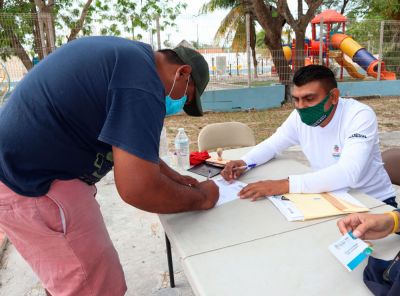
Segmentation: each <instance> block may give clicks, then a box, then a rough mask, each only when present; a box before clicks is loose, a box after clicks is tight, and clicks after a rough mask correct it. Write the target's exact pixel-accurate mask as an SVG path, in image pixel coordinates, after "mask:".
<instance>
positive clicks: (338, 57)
mask: <svg viewBox="0 0 400 296" xmlns="http://www.w3.org/2000/svg"><path fill="white" fill-rule="evenodd" d="M343 55H344V54H343V53H341V52H340V51H330V52H329V56H330V57H331V58H334V59H335V61H336V62H337V63H338V64H339V65H340V66H343V67H344V68H345V69H346V71H347V73H349V75H350V76H351V77H353V78H357V79H364V78H365V76H364V75H363V74H361V73H359V72H358V71H357V69H356V67H354V65H353V64H352V63H350V62H348V61H346V59H345V58H344V56H343Z"/></svg>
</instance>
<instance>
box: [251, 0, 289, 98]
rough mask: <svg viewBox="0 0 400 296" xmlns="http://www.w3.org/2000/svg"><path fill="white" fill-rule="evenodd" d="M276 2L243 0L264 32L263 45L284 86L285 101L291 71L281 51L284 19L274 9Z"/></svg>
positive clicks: (287, 96)
mask: <svg viewBox="0 0 400 296" xmlns="http://www.w3.org/2000/svg"><path fill="white" fill-rule="evenodd" d="M275 2H276V1H271V3H270V2H268V1H264V0H245V1H244V2H243V3H245V4H246V5H247V6H248V9H249V10H250V11H251V12H252V13H253V15H254V16H255V18H256V20H257V21H258V23H259V24H260V25H261V27H262V28H263V30H264V32H265V37H264V43H265V45H266V46H267V48H268V49H269V50H270V52H271V55H272V61H273V62H274V65H275V68H276V71H277V73H278V76H279V81H280V82H281V83H283V84H285V85H286V99H288V98H289V93H290V91H289V83H290V81H289V79H290V73H291V69H290V67H289V64H288V62H287V61H286V59H285V57H284V54H283V50H282V43H281V38H282V28H283V26H284V25H285V23H286V20H285V17H284V16H283V15H282V14H280V13H279V12H278V10H277V7H276V3H275Z"/></svg>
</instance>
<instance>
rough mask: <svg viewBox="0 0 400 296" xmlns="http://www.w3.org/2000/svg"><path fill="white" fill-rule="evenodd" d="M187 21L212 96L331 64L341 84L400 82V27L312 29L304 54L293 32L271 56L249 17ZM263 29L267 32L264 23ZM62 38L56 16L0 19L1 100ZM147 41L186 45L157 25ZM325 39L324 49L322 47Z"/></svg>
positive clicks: (353, 24) (369, 24) (356, 24)
mask: <svg viewBox="0 0 400 296" xmlns="http://www.w3.org/2000/svg"><path fill="white" fill-rule="evenodd" d="M180 18H182V19H184V20H185V21H184V23H183V24H182V23H181V24H180V25H179V27H178V28H177V32H176V33H174V35H176V36H179V35H180V34H182V33H180V31H182V32H183V29H185V30H189V31H190V32H192V34H191V35H190V38H186V39H187V40H186V41H184V43H186V44H188V43H189V44H190V45H191V46H193V47H194V48H196V49H197V50H198V51H199V52H201V53H202V54H203V55H204V57H205V59H206V60H207V62H208V64H209V68H210V84H209V86H208V90H215V89H233V88H245V87H249V86H260V85H272V84H276V83H281V82H285V81H282V80H283V79H282V77H287V78H286V79H285V80H286V82H287V81H290V79H289V78H290V76H291V75H292V74H293V71H294V69H295V68H296V65H303V64H305V65H307V64H310V63H315V64H324V65H327V66H329V67H330V68H331V69H332V70H333V71H334V73H335V75H336V77H337V79H338V80H339V81H363V80H382V79H397V78H398V77H400V22H398V21H375V20H364V21H356V20H348V21H346V22H345V24H344V26H343V24H332V25H331V29H330V32H327V26H326V25H324V26H323V29H322V30H321V29H320V26H319V25H318V24H317V26H316V30H315V31H316V36H314V37H311V36H312V34H311V32H312V30H311V25H310V26H309V29H308V30H307V33H306V35H307V37H308V39H306V44H305V46H304V48H303V49H295V47H294V40H293V38H294V36H295V35H294V33H293V32H291V30H290V28H286V27H285V28H284V30H283V32H284V33H283V34H282V51H280V50H278V51H272V52H271V51H270V50H269V49H268V48H266V46H265V44H264V43H263V40H262V38H258V39H259V40H256V38H255V34H254V33H255V32H254V31H252V30H251V26H250V23H249V22H248V23H246V18H245V16H241V17H238V18H237V21H236V22H233V23H226V22H224V21H221V27H219V28H218V27H215V25H212V24H210V25H202V27H200V28H199V25H198V24H197V23H196V20H195V17H193V16H180ZM246 25H247V27H246ZM255 30H256V31H260V30H261V29H260V28H259V27H258V26H257V25H256V26H255ZM199 31H200V32H201V33H202V32H207V36H208V38H207V40H203V39H204V38H202V39H201V40H199ZM246 32H250V34H246ZM251 32H253V34H252V33H251ZM57 34H58V35H61V34H62V33H61V32H56V31H55V30H54V25H53V16H52V15H49V14H18V15H10V14H4V13H0V45H1V48H0V102H1V101H2V100H4V98H5V96H7V94H8V93H9V92H10V90H12V88H13V86H15V84H16V83H17V82H18V81H19V80H21V79H22V77H23V76H24V75H25V74H26V73H27V71H29V70H30V69H31V68H32V67H33V65H34V64H35V63H37V62H38V61H39V60H41V59H43V58H44V57H46V56H47V55H48V54H50V53H51V52H52V51H53V50H54V49H55V40H57ZM340 34H346V35H347V37H346V38H342V39H340V38H336V39H334V35H340ZM143 36H145V39H144V40H142V41H144V42H147V43H150V44H152V45H153V48H154V49H157V48H159V47H161V48H164V47H173V46H176V45H177V43H178V42H174V41H172V40H170V39H171V33H166V32H157V26H156V22H154V28H153V29H152V32H148V34H143ZM146 36H147V37H146ZM182 36H183V34H182ZM321 36H322V40H323V42H322V44H321V43H320V42H319V39H320V37H321ZM175 39H176V38H175ZM182 39H185V38H184V37H182V38H181V39H180V40H182ZM338 40H339V41H338ZM321 49H322V51H321ZM277 56H280V57H282V58H276V57H277ZM273 57H275V59H273ZM299 58H300V59H301V60H298V59H299ZM296 59H297V61H296Z"/></svg>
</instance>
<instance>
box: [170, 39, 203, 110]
mask: <svg viewBox="0 0 400 296" xmlns="http://www.w3.org/2000/svg"><path fill="white" fill-rule="evenodd" d="M172 50H173V51H174V52H175V53H176V54H177V55H178V57H179V58H180V59H181V60H182V62H184V63H185V64H187V65H190V66H191V67H192V73H191V76H192V78H193V80H194V84H195V87H196V93H195V99H194V100H192V101H191V102H190V104H185V106H184V107H183V110H184V111H185V112H186V113H187V114H188V115H191V116H202V115H203V108H202V107H201V101H200V96H201V95H202V94H203V92H204V90H205V89H206V86H207V84H208V82H209V81H210V74H209V70H208V64H207V62H206V60H205V59H204V57H203V56H202V55H201V54H200V53H199V52H198V51H196V50H194V49H191V48H188V47H184V46H178V47H175V48H174V49H172Z"/></svg>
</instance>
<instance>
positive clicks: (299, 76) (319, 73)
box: [293, 65, 337, 92]
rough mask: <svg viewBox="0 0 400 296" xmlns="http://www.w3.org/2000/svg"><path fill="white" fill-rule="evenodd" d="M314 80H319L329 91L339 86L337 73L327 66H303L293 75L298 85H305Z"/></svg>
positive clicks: (295, 83) (294, 81)
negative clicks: (336, 77)
mask: <svg viewBox="0 0 400 296" xmlns="http://www.w3.org/2000/svg"><path fill="white" fill-rule="evenodd" d="M313 81H319V82H320V83H321V85H322V87H323V88H325V90H326V91H327V92H329V91H330V90H332V89H334V88H337V82H336V79H335V74H333V72H332V70H331V69H329V68H328V67H325V66H321V65H308V66H305V67H301V68H300V69H298V70H297V71H296V72H295V73H294V75H293V83H294V85H296V86H303V85H305V84H307V83H310V82H313Z"/></svg>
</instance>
